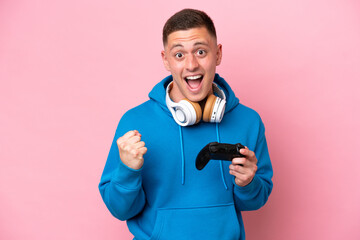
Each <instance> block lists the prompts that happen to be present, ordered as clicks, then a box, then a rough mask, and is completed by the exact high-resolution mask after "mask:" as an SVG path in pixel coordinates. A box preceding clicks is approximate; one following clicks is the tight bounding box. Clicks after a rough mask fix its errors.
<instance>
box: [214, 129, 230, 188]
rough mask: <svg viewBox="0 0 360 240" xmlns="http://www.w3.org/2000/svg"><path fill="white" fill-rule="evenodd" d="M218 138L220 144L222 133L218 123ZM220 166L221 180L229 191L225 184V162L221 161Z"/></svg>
mask: <svg viewBox="0 0 360 240" xmlns="http://www.w3.org/2000/svg"><path fill="white" fill-rule="evenodd" d="M216 136H217V141H218V143H220V131H219V124H218V123H216ZM219 164H220V172H221V179H222V181H223V183H224V186H225V189H226V190H227V189H228V186H227V185H226V182H225V177H224V167H223V161H222V160H220V161H219Z"/></svg>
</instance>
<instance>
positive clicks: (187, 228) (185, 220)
mask: <svg viewBox="0 0 360 240" xmlns="http://www.w3.org/2000/svg"><path fill="white" fill-rule="evenodd" d="M239 238H240V224H239V221H238V218H237V216H236V212H235V207H234V204H227V205H217V206H209V207H200V208H176V209H158V211H157V215H156V221H155V227H154V230H153V233H152V235H151V238H150V239H151V240H178V239H206V240H212V239H222V240H238V239H239Z"/></svg>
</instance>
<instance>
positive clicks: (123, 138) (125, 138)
mask: <svg viewBox="0 0 360 240" xmlns="http://www.w3.org/2000/svg"><path fill="white" fill-rule="evenodd" d="M136 133H137V131H136V130H133V131H128V132H127V133H125V134H124V135H123V136H121V137H119V138H118V139H117V141H116V142H117V144H118V145H120V144H121V143H123V142H125V141H127V140H128V139H129V138H130V137H132V136H134V135H135V134H136Z"/></svg>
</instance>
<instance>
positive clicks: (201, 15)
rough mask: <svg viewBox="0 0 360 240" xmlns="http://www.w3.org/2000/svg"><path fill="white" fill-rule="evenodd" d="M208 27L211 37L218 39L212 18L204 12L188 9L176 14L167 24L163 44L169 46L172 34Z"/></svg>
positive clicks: (164, 29)
mask: <svg viewBox="0 0 360 240" xmlns="http://www.w3.org/2000/svg"><path fill="white" fill-rule="evenodd" d="M197 27H206V29H207V30H208V32H209V33H210V35H212V36H213V37H215V39H216V30H215V26H214V23H213V21H212V20H211V18H210V17H209V16H208V15H207V14H206V13H205V12H203V11H200V10H196V9H190V8H186V9H183V10H181V11H180V12H177V13H175V14H174V15H173V16H171V17H170V18H169V19H168V20H167V21H166V23H165V25H164V28H163V44H164V46H165V45H166V44H167V38H168V36H169V35H170V33H173V32H176V31H179V30H188V29H190V28H197Z"/></svg>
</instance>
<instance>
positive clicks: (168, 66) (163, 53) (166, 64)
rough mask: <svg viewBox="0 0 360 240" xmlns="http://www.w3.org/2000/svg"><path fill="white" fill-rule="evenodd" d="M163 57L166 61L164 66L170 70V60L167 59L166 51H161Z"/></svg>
mask: <svg viewBox="0 0 360 240" xmlns="http://www.w3.org/2000/svg"><path fill="white" fill-rule="evenodd" d="M161 57H162V60H163V63H164V67H165V68H166V70H168V71H170V65H169V61H168V60H167V57H166V53H165V51H161Z"/></svg>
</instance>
